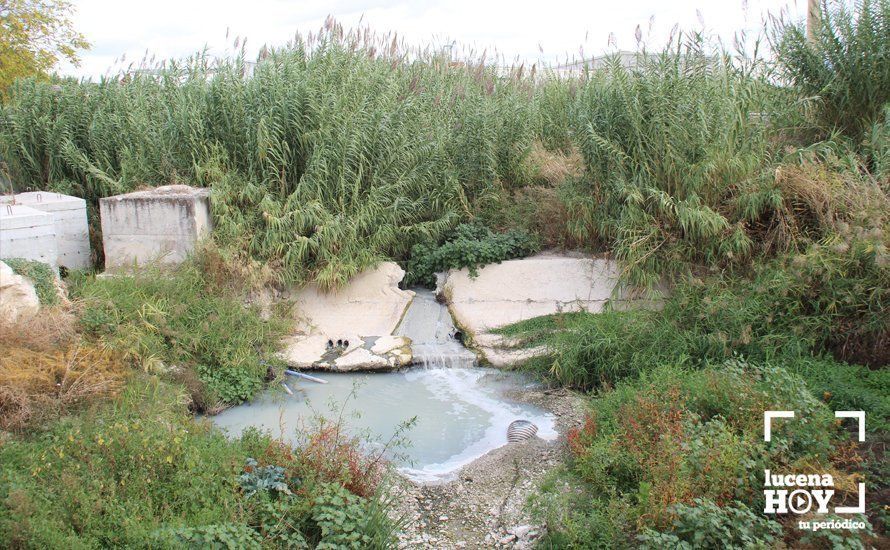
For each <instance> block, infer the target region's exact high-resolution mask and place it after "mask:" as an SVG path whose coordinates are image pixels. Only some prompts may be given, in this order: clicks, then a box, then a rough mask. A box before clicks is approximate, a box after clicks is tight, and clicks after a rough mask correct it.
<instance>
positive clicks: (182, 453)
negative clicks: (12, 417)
mask: <svg viewBox="0 0 890 550" xmlns="http://www.w3.org/2000/svg"><path fill="white" fill-rule="evenodd" d="M182 400H183V396H182V394H181V392H180V391H179V390H177V389H175V388H172V387H170V386H167V385H165V384H163V383H161V382H159V381H157V380H156V379H142V378H140V379H137V380H136V381H135V382H134V383H132V384H131V385H130V386H129V387H128V388H127V389H126V390H125V391H124V392H123V393H122V394H121V396H120V397H119V398H118V399H116V400H115V401H113V402H112V403H109V404H103V405H101V406H97V407H95V408H94V409H93V410H91V411H87V412H85V413H84V414H82V415H79V416H76V417H72V418H68V419H66V420H63V421H61V422H58V423H55V424H51V425H49V426H47V429H46V431H45V432H44V433H38V434H35V435H34V436H32V437H29V438H25V439H21V440H16V439H13V440H9V441H6V442H5V443H4V445H3V446H2V447H0V539H2V540H4V541H6V542H8V543H11V544H12V546H13V547H15V546H24V547H39V548H60V547H69V548H80V547H98V546H114V547H144V546H146V541H148V540H149V536H150V534H151V533H152V532H153V531H154V530H155V529H156V528H157V527H159V526H160V525H163V524H166V523H173V524H180V522H182V523H185V524H188V525H193V526H199V525H218V524H225V523H229V522H233V521H234V522H236V523H242V524H243V523H244V522H245V518H244V516H243V515H242V513H243V512H242V510H241V507H240V506H239V504H238V499H239V497H238V492H237V483H236V478H237V473H238V471H239V470H240V468H241V465H242V464H243V463H244V459H245V458H246V457H247V456H249V455H250V453H251V451H250V450H248V449H247V448H245V446H244V445H243V444H242V443H241V442H239V441H238V440H228V439H226V437H225V436H224V435H223V434H222V433H220V432H218V431H215V430H212V429H211V428H210V426H209V425H208V424H206V423H195V422H193V421H192V420H191V418H190V417H189V416H188V414H187V411H186V410H185V407H183V406H182V405H181V403H182Z"/></svg>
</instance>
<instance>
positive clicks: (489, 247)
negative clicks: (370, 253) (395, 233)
mask: <svg viewBox="0 0 890 550" xmlns="http://www.w3.org/2000/svg"><path fill="white" fill-rule="evenodd" d="M537 249H538V243H537V241H536V240H535V239H534V237H532V236H531V235H529V234H527V233H524V232H521V231H508V232H506V233H495V232H493V231H491V230H490V229H488V228H487V227H484V226H481V225H477V224H461V225H459V226H457V227H456V228H455V229H454V230H452V231H450V232H448V233H447V234H446V235H445V240H444V242H442V243H435V242H432V243H419V244H416V245H414V247H413V248H412V249H411V258H410V259H409V260H408V265H407V272H408V273H407V275H406V276H405V284H406V285H412V284H422V285H425V286H428V287H435V286H436V273H438V272H442V271H448V270H449V269H462V268H469V272H470V276H471V277H475V276H476V275H477V274H478V270H479V268H480V267H482V266H485V265H487V264H491V263H499V262H501V261H503V260H510V259H513V258H522V257H524V256H528V255H529V254H531V253H533V252H535V251H536V250H537Z"/></svg>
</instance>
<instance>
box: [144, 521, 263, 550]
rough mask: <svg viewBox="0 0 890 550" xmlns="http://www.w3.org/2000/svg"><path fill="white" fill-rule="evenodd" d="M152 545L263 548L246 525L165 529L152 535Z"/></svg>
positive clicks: (256, 535) (226, 524)
mask: <svg viewBox="0 0 890 550" xmlns="http://www.w3.org/2000/svg"><path fill="white" fill-rule="evenodd" d="M151 542H152V544H154V545H157V546H158V547H160V548H194V549H196V550H197V549H199V548H219V549H222V548H227V549H230V550H237V549H239V548H248V549H251V550H259V549H260V548H263V545H262V542H263V539H262V538H261V537H260V535H259V533H257V532H256V531H254V530H253V529H251V528H250V527H248V526H247V525H238V524H231V523H223V524H219V525H204V526H201V527H176V528H169V527H168V528H165V529H161V530H158V531H155V532H154V533H152V541H151Z"/></svg>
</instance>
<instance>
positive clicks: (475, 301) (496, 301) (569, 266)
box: [439, 255, 619, 366]
mask: <svg viewBox="0 0 890 550" xmlns="http://www.w3.org/2000/svg"><path fill="white" fill-rule="evenodd" d="M618 275H619V269H618V266H617V264H616V263H615V262H614V261H611V260H605V259H596V258H578V257H564V256H553V255H547V256H533V257H530V258H525V259H521V260H509V261H505V262H502V263H500V264H491V265H488V266H485V267H484V268H482V269H480V270H479V274H478V276H477V277H475V278H472V277H470V274H469V272H468V270H466V269H461V270H451V271H449V272H448V273H447V274H446V276H445V277H444V281H443V282H442V284H441V287H440V289H439V290H440V292H443V293H444V294H445V296H446V297H447V299H448V303H449V306H450V309H451V312H452V315H453V316H454V319H455V321H456V322H457V324H458V325H459V327H460V328H461V329H463V330H464V331H466V333H468V334H469V336H470V337H471V339H472V342H473V345H474V346H475V347H477V348H478V350H479V351H480V352H481V353H482V354H483V355H484V356H485V358H486V359H487V360H488V362H490V363H491V364H493V365H495V366H504V365H509V364H511V363H515V362H517V361H520V360H523V359H527V358H528V357H530V356H533V355H534V354H535V353H538V352H542V351H543V350H524V351H505V350H504V349H502V347H503V346H501V345H500V342H501V339H500V337H498V336H496V335H492V334H490V333H489V331H491V330H492V329H495V328H499V327H502V326H505V325H509V324H512V323H516V322H519V321H523V320H526V319H531V318H533V317H539V316H541V315H550V314H553V313H559V312H575V311H588V312H592V313H595V312H599V311H602V308H603V306H604V305H605V303H606V302H607V301H609V300H610V299H614V298H615V296H613V291H614V290H615V288H616V287H617V285H618Z"/></svg>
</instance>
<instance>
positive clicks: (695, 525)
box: [639, 499, 782, 550]
mask: <svg viewBox="0 0 890 550" xmlns="http://www.w3.org/2000/svg"><path fill="white" fill-rule="evenodd" d="M672 512H673V513H674V514H675V515H676V516H677V517H676V518H675V519H674V522H673V525H672V526H671V529H670V531H668V532H663V533H659V532H657V531H653V530H651V529H649V530H646V531H644V532H643V533H642V534H641V535H640V536H639V540H640V543H641V548H647V549H654V548H659V549H662V548H669V549H678V550H679V549H686V548H688V549H692V548H701V549H724V548H725V549H731V548H761V549H764V550H766V549H768V548H773V547H774V544H775V543H776V541H777V539H778V540H781V536H782V526H781V525H780V524H779V523H776V522H775V521H771V520H768V519H766V518H764V517H762V516H758V515H756V514H754V513H753V512H751V510H749V509H748V507H747V506H745V505H744V504H742V503H736V504H735V505H732V506H724V507H722V508H721V507H720V506H717V505H716V504H714V503H713V502H711V501H708V500H702V499H695V500H694V501H693V505H691V506H690V505H686V504H676V505H675V506H674V508H673V510H672Z"/></svg>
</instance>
